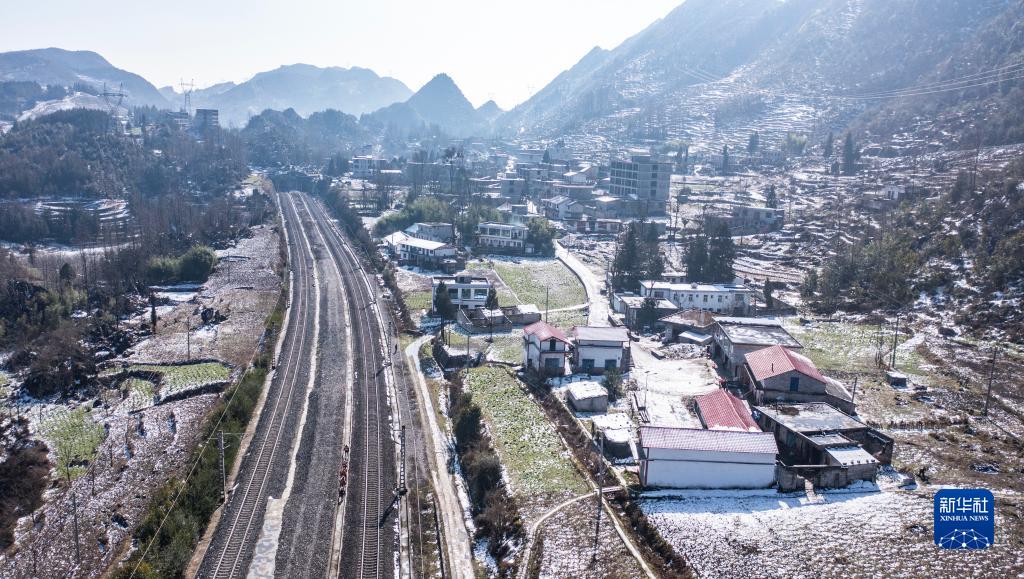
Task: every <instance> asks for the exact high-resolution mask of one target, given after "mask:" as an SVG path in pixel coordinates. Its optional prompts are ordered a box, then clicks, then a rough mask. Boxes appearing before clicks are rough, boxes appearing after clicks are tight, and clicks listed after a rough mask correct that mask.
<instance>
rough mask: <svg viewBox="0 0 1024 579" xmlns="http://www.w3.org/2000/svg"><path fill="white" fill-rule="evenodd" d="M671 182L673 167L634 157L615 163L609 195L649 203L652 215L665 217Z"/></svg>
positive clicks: (612, 166)
mask: <svg viewBox="0 0 1024 579" xmlns="http://www.w3.org/2000/svg"><path fill="white" fill-rule="evenodd" d="M671 179H672V164H671V163H662V162H659V161H657V160H655V159H654V158H652V157H651V156H650V155H632V156H631V157H630V158H629V160H622V159H620V160H615V161H612V163H611V181H610V184H609V193H611V195H612V196H613V197H620V198H632V199H636V201H637V202H639V203H646V204H647V208H648V211H649V212H650V213H663V212H664V211H665V204H666V203H667V202H668V192H669V184H670V182H671Z"/></svg>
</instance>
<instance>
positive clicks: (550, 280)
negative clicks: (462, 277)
mask: <svg viewBox="0 0 1024 579" xmlns="http://www.w3.org/2000/svg"><path fill="white" fill-rule="evenodd" d="M493 263H494V271H495V272H496V273H497V274H498V275H499V276H501V279H502V281H504V282H505V285H507V286H508V289H509V290H510V291H511V292H512V293H513V294H514V295H515V297H516V298H518V300H519V301H518V303H522V304H534V305H536V306H537V307H538V308H540V309H541V310H543V309H544V298H545V292H547V298H548V308H549V309H552V310H555V309H559V308H565V307H569V306H575V305H579V304H585V303H587V292H586V290H585V289H584V288H583V284H582V283H581V282H580V280H579V279H578V278H577V277H576V276H575V275H574V274H573V273H572V270H570V269H569V268H568V267H566V266H565V264H563V263H562V262H561V261H558V260H557V259H524V260H521V263H514V262H512V261H504V260H495V261H494V262H493ZM499 299H500V296H499Z"/></svg>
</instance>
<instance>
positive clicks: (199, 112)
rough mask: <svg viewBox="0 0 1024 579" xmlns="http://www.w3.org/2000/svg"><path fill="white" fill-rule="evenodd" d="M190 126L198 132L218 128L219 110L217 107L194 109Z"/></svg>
mask: <svg viewBox="0 0 1024 579" xmlns="http://www.w3.org/2000/svg"><path fill="white" fill-rule="evenodd" d="M192 128H193V129H195V130H196V131H198V132H200V133H202V132H204V131H209V130H212V129H218V128H220V112H219V111H218V110H217V109H196V117H195V119H194V120H193V121H192Z"/></svg>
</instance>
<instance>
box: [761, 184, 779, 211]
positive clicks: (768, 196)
mask: <svg viewBox="0 0 1024 579" xmlns="http://www.w3.org/2000/svg"><path fill="white" fill-rule="evenodd" d="M764 206H765V207H769V208H771V209H775V208H776V207H778V206H779V198H778V196H776V194H775V185H769V186H768V190H767V191H765V192H764Z"/></svg>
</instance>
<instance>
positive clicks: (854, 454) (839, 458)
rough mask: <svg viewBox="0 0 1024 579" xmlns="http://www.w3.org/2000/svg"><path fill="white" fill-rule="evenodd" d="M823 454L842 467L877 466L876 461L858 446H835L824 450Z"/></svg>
mask: <svg viewBox="0 0 1024 579" xmlns="http://www.w3.org/2000/svg"><path fill="white" fill-rule="evenodd" d="M825 452H827V453H828V454H829V456H831V457H832V458H833V459H835V461H836V462H838V463H839V464H841V465H843V466H852V465H856V464H878V459H876V458H875V457H873V456H871V453H869V452H868V451H866V450H864V449H863V448H861V447H859V446H837V447H834V448H828V449H825Z"/></svg>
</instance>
